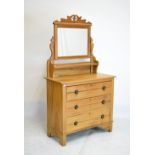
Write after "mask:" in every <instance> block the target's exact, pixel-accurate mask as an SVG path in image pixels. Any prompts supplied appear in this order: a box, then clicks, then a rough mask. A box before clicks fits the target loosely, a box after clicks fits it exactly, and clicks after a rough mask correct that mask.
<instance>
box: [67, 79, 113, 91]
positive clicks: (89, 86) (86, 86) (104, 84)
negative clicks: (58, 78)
mask: <svg viewBox="0 0 155 155" xmlns="http://www.w3.org/2000/svg"><path fill="white" fill-rule="evenodd" d="M111 86H112V82H111V81H105V82H98V83H89V84H83V85H76V86H70V87H67V93H76V92H80V91H86V90H91V89H102V88H103V87H106V88H109V87H111Z"/></svg>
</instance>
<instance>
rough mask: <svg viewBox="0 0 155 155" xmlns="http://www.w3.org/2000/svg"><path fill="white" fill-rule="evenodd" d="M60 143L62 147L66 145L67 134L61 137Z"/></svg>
mask: <svg viewBox="0 0 155 155" xmlns="http://www.w3.org/2000/svg"><path fill="white" fill-rule="evenodd" d="M59 143H60V144H61V145H62V146H64V145H66V135H65V134H64V135H61V136H60V141H59Z"/></svg>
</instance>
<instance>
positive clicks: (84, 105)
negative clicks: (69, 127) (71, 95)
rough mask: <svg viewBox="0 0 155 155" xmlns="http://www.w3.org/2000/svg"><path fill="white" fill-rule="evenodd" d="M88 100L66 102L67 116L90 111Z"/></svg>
mask: <svg viewBox="0 0 155 155" xmlns="http://www.w3.org/2000/svg"><path fill="white" fill-rule="evenodd" d="M90 100H91V99H83V100H73V101H70V102H67V116H74V115H79V114H81V113H85V112H88V111H89V110H90V104H91V103H90Z"/></svg>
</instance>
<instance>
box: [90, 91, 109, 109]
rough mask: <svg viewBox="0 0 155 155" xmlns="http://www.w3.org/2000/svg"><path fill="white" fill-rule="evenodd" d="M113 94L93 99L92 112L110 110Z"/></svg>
mask: <svg viewBox="0 0 155 155" xmlns="http://www.w3.org/2000/svg"><path fill="white" fill-rule="evenodd" d="M111 99H112V98H111V93H109V94H105V95H103V96H97V97H93V98H91V104H90V110H93V109H99V108H100V109H102V108H109V107H110V105H111V104H112V100H111Z"/></svg>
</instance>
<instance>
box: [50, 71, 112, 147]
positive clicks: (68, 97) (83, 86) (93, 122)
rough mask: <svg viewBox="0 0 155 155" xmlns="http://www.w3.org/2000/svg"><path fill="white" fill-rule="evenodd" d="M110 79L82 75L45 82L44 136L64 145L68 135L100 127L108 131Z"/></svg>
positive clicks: (110, 109) (109, 119)
mask: <svg viewBox="0 0 155 155" xmlns="http://www.w3.org/2000/svg"><path fill="white" fill-rule="evenodd" d="M113 92H114V76H111V75H105V74H85V75H76V76H64V77H57V78H47V103H48V104H47V106H48V107H47V109H48V113H47V130H48V136H57V137H59V139H60V144H61V145H65V144H66V137H67V135H69V134H72V133H75V132H78V131H81V130H84V129H89V128H93V127H102V128H104V129H107V131H112V121H113Z"/></svg>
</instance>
